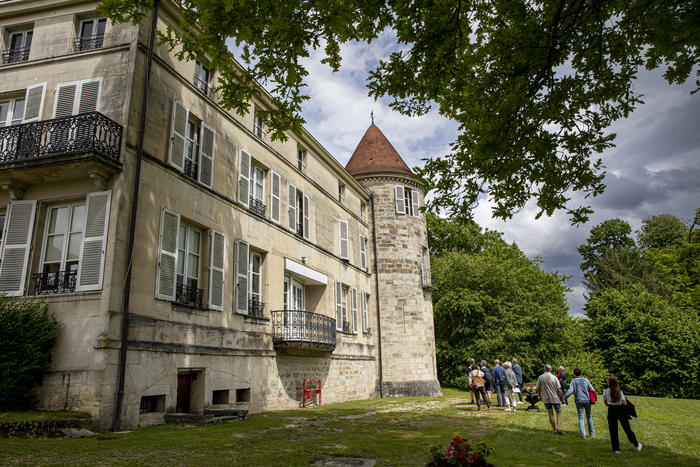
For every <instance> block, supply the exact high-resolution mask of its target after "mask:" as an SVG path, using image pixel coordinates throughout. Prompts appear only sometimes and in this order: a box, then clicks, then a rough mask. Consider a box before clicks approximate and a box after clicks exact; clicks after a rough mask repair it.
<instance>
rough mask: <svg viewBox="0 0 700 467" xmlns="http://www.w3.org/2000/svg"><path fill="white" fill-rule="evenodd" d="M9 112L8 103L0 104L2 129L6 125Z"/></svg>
mask: <svg viewBox="0 0 700 467" xmlns="http://www.w3.org/2000/svg"><path fill="white" fill-rule="evenodd" d="M9 111H10V103H9V102H0V127H3V126H5V125H6V124H7V114H8V113H9Z"/></svg>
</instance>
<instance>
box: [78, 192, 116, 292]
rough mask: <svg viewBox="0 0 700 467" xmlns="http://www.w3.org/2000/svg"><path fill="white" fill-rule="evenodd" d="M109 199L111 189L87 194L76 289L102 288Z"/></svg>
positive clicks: (110, 199) (110, 197) (110, 198)
mask: <svg viewBox="0 0 700 467" xmlns="http://www.w3.org/2000/svg"><path fill="white" fill-rule="evenodd" d="M111 201H112V192H111V191H102V192H99V193H90V194H88V195H87V200H86V203H85V204H86V208H85V226H84V229H85V230H84V235H83V239H82V243H81V245H80V260H79V263H78V264H79V268H78V280H77V289H78V291H88V290H101V289H102V278H103V275H104V265H105V249H106V245H107V228H108V226H109V210H110V204H111Z"/></svg>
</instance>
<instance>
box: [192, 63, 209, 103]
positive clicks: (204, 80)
mask: <svg viewBox="0 0 700 467" xmlns="http://www.w3.org/2000/svg"><path fill="white" fill-rule="evenodd" d="M194 85H195V86H196V87H197V89H199V90H200V91H201V92H202V94H204V95H205V96H208V95H209V68H207V67H206V66H204V64H202V62H200V61H199V60H197V61H196V62H195V64H194Z"/></svg>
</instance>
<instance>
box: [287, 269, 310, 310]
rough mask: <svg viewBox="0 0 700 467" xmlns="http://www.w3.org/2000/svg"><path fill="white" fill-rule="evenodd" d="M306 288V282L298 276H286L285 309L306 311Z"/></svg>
mask: <svg viewBox="0 0 700 467" xmlns="http://www.w3.org/2000/svg"><path fill="white" fill-rule="evenodd" d="M305 292H306V290H305V289H304V283H303V282H301V281H299V280H298V279H297V278H296V277H292V276H285V278H284V309H285V310H292V311H304V310H305V307H306V293H305Z"/></svg>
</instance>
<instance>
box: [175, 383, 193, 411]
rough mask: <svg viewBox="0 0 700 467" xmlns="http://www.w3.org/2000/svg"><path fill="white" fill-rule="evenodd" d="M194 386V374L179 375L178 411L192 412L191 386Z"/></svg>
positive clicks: (176, 409)
mask: <svg viewBox="0 0 700 467" xmlns="http://www.w3.org/2000/svg"><path fill="white" fill-rule="evenodd" d="M191 387H192V375H191V374H189V373H188V374H184V375H177V407H176V408H175V411H176V412H177V413H189V412H190V392H191V391H190V388H191Z"/></svg>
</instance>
